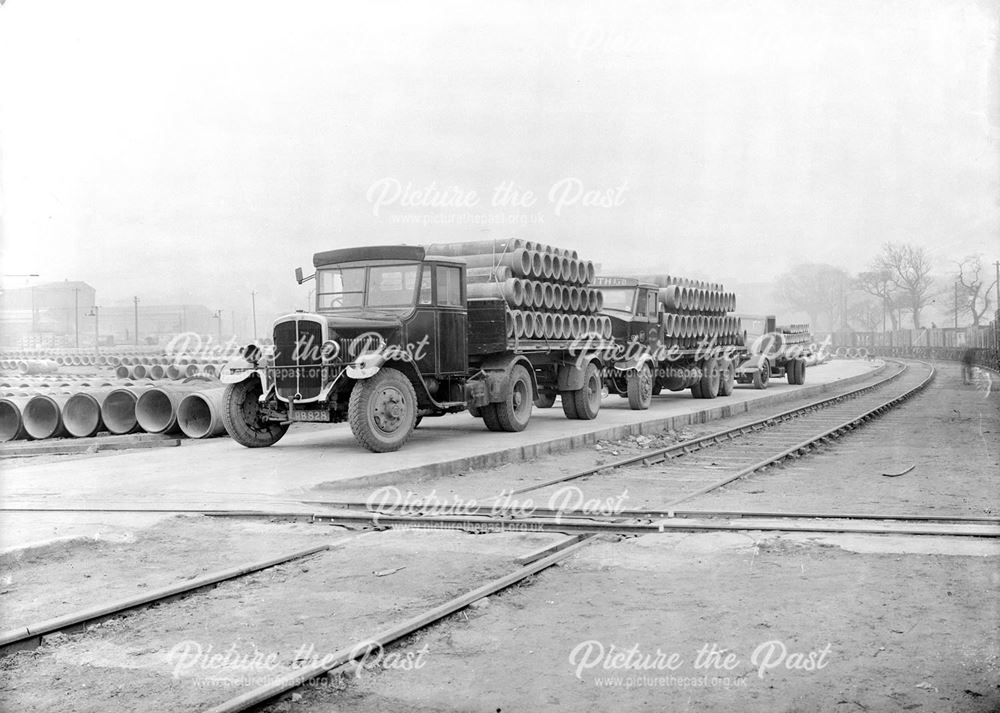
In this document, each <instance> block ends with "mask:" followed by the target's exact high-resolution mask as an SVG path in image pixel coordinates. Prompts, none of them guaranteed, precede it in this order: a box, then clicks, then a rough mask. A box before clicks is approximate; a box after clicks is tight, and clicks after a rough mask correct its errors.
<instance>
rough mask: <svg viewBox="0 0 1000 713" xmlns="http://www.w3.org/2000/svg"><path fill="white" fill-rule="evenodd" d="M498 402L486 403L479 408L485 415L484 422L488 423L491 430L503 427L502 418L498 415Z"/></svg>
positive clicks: (498, 429) (487, 425)
mask: <svg viewBox="0 0 1000 713" xmlns="http://www.w3.org/2000/svg"><path fill="white" fill-rule="evenodd" d="M496 406H497V405H496V404H486V405H485V406H483V407H482V408H480V409H479V411H480V415H481V416H482V417H483V423H485V424H486V428H488V429H490V430H491V431H502V430H503V427H502V426H501V425H500V418H499V417H498V416H497V409H496Z"/></svg>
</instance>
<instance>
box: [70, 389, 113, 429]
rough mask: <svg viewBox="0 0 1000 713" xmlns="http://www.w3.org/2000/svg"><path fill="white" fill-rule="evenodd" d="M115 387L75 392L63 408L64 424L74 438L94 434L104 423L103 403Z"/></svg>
mask: <svg viewBox="0 0 1000 713" xmlns="http://www.w3.org/2000/svg"><path fill="white" fill-rule="evenodd" d="M112 391H114V389H93V390H91V391H81V392H80V393H78V394H73V395H72V396H70V397H69V399H67V400H66V403H65V405H64V406H63V409H62V419H63V424H64V425H65V427H66V431H67V432H68V433H69V435H71V436H73V437H74V438H88V437H90V436H93V435H94V434H96V433H97V432H98V431H100V430H101V427H102V426H103V425H104V423H103V421H101V403H102V402H103V401H104V400H105V399H106V398H107V396H108V394H110V393H111V392H112Z"/></svg>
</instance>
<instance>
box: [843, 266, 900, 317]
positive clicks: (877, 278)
mask: <svg viewBox="0 0 1000 713" xmlns="http://www.w3.org/2000/svg"><path fill="white" fill-rule="evenodd" d="M890 278H891V275H890V274H889V272H888V271H879V270H870V271H868V272H862V273H860V274H859V275H858V278H857V279H856V280H855V281H854V286H855V287H857V288H858V289H859V290H861V291H862V292H867V293H868V294H869V295H871V296H872V297H878V298H879V301H880V304H881V306H882V311H883V313H884V314H885V315H886V316H888V317H889V322H890V324H891V325H892V328H893V329H894V330H895V329H899V322H898V320H897V319H896V310H895V306H896V286H895V283H894V282H893V281H892V280H891V279H890Z"/></svg>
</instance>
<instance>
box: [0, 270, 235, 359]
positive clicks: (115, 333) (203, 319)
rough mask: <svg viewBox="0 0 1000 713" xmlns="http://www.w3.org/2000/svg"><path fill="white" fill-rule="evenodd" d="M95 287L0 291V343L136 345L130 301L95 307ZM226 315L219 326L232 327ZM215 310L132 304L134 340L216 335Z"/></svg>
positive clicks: (75, 284)
mask: <svg viewBox="0 0 1000 713" xmlns="http://www.w3.org/2000/svg"><path fill="white" fill-rule="evenodd" d="M95 298H96V290H95V289H94V288H93V287H91V286H90V285H88V284H87V283H86V282H79V281H74V280H66V281H64V282H47V283H44V284H39V285H32V286H29V287H17V288H12V289H6V288H5V289H3V290H0V346H2V347H4V348H7V349H37V348H48V349H65V348H72V347H76V346H77V345H79V346H80V347H81V348H83V347H87V348H92V347H93V346H94V344H95V341H97V340H98V339H99V340H100V343H101V344H102V345H103V346H111V345H114V344H120V345H128V344H135V343H136V333H135V332H136V316H137V311H136V305H135V304H134V303H132V302H131V301H129V302H127V303H122V304H114V305H97V306H96V307H95ZM231 322H232V319H231V318H227V319H226V324H225V325H224V326H225V327H226V330H227V336H228V332H230V331H231V329H232V324H231ZM222 326H223V325H220V324H219V320H217V319H216V318H215V312H214V311H212V310H210V309H208V308H207V307H205V306H204V305H191V304H177V305H158V304H145V303H143V302H142V300H141V299H140V301H139V304H138V327H139V343H141V344H165V343H166V342H168V341H169V340H170V338H171V337H173V336H174V335H175V334H177V333H179V332H196V333H197V334H201V335H204V336H217V335H218V334H219V331H220V327H222Z"/></svg>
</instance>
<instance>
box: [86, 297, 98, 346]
mask: <svg viewBox="0 0 1000 713" xmlns="http://www.w3.org/2000/svg"><path fill="white" fill-rule="evenodd" d="M87 316H88V317H93V318H94V351H95V352H97V353H98V354H100V353H101V308H100V307H99V306H98V305H94V306H93V307H91V308H90V312H88V313H87Z"/></svg>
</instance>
